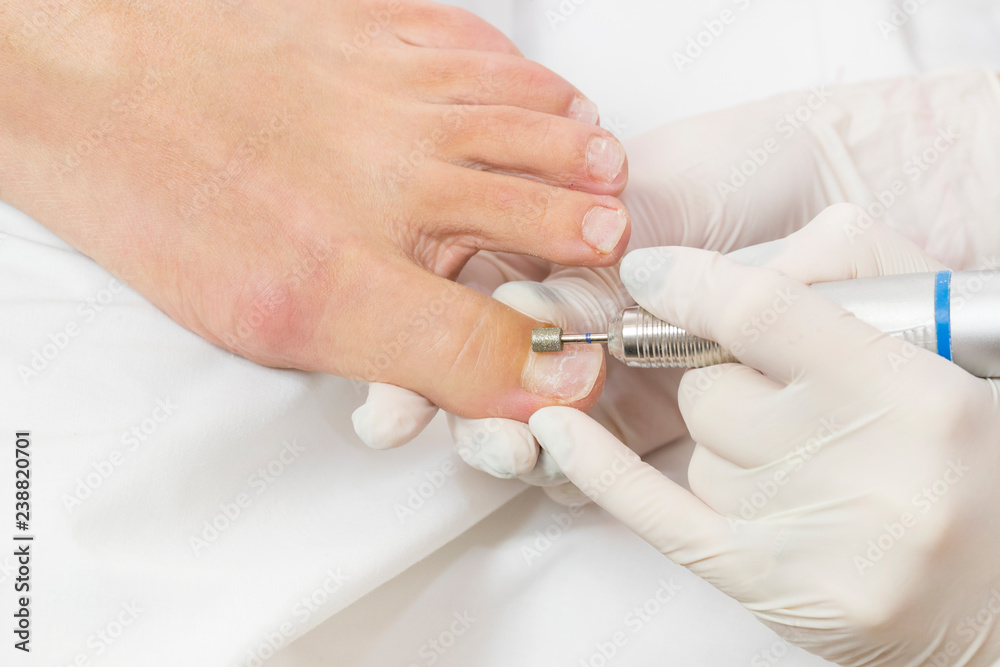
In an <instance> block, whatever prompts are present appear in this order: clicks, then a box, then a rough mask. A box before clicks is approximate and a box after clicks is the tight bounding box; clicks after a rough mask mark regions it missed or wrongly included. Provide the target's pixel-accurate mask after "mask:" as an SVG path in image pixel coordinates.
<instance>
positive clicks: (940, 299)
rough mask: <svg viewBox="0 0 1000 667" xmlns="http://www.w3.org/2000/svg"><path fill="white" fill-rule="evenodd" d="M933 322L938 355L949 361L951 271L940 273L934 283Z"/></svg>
mask: <svg viewBox="0 0 1000 667" xmlns="http://www.w3.org/2000/svg"><path fill="white" fill-rule="evenodd" d="M934 322H935V324H936V325H937V351H938V354H939V355H940V356H942V357H944V358H945V359H947V360H948V361H951V271H941V272H939V273H938V274H937V278H936V279H935V281H934Z"/></svg>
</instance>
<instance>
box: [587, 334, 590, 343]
mask: <svg viewBox="0 0 1000 667" xmlns="http://www.w3.org/2000/svg"><path fill="white" fill-rule="evenodd" d="M587 343H590V334H587Z"/></svg>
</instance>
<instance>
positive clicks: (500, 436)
mask: <svg viewBox="0 0 1000 667" xmlns="http://www.w3.org/2000/svg"><path fill="white" fill-rule="evenodd" d="M448 426H449V428H450V429H451V437H452V440H453V441H454V443H455V448H456V451H458V454H459V456H461V457H462V460H463V461H465V462H466V463H468V464H469V465H470V466H472V467H473V468H475V469H476V470H481V471H483V472H485V473H487V474H489V475H493V476H494V477H499V478H500V479H510V478H512V477H516V476H518V475H521V474H524V473H527V472H529V471H531V470H532V469H533V468H534V467H535V462H536V461H537V459H538V445H536V444H535V438H534V436H533V435H531V431H530V430H529V429H528V425H527V424H525V423H522V422H517V421H513V420H510V419H496V418H493V419H463V418H462V417H456V416H455V415H448Z"/></svg>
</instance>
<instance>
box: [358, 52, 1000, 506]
mask: <svg viewBox="0 0 1000 667" xmlns="http://www.w3.org/2000/svg"><path fill="white" fill-rule="evenodd" d="M998 118H1000V85H998V83H997V80H996V76H995V75H994V74H992V73H989V72H984V71H978V70H968V71H960V72H954V71H952V72H941V73H935V74H931V75H926V76H922V77H918V78H909V79H897V80H891V81H885V82H877V83H871V84H864V85H856V86H845V87H836V88H830V89H828V90H827V89H822V88H821V89H817V90H815V91H809V92H807V93H791V94H787V95H781V96H778V97H775V98H773V99H770V100H766V101H763V102H758V103H754V104H750V105H746V106H743V107H739V108H736V109H732V110H728V111H722V112H718V113H713V114H708V115H705V116H700V117H697V118H693V119H690V120H687V121H683V122H681V123H676V124H672V125H668V126H665V127H663V128H661V129H659V130H656V131H653V132H651V133H648V134H646V135H643V136H640V137H636V138H633V139H631V140H629V141H627V142H626V149H627V151H628V153H629V163H630V165H631V171H630V174H631V175H630V179H631V180H630V183H629V186H628V189H627V191H626V193H625V195H624V197H623V200H624V201H625V203H626V205H627V206H628V208H629V210H630V213H631V217H632V237H631V241H630V244H629V247H630V249H636V248H645V247H653V246H662V245H686V246H693V247H699V248H708V249H714V250H720V251H730V250H733V249H736V248H742V247H745V246H748V245H752V244H755V243H760V242H763V241H767V240H770V239H776V238H781V237H783V236H786V235H787V234H789V233H791V232H792V231H794V230H796V229H799V228H800V227H801V226H802V225H804V224H805V223H806V222H808V221H809V220H810V219H811V218H812V217H814V216H815V215H816V214H818V213H819V212H820V211H822V210H823V209H824V208H826V207H827V206H829V205H831V204H834V203H837V202H843V201H849V202H855V203H858V204H861V205H864V206H866V207H868V208H869V209H870V211H871V212H872V214H873V217H875V218H877V219H881V220H883V221H885V222H886V223H888V224H891V225H893V226H895V227H897V228H899V229H900V230H901V231H903V232H904V233H905V234H906V235H907V236H909V237H910V238H911V239H913V240H914V241H915V242H917V243H918V244H920V245H921V246H923V247H924V248H926V249H928V250H930V251H931V252H932V253H933V254H937V255H939V256H941V257H944V258H946V259H947V260H948V261H949V262H950V263H952V264H953V265H955V266H958V267H965V266H970V265H972V264H974V262H975V257H976V256H977V254H979V253H981V252H983V251H984V249H988V248H997V247H1000V228H998V227H997V226H996V225H995V224H993V222H994V221H995V219H991V218H990V217H989V216H990V212H991V211H994V210H996V208H997V207H998V201H1000V196H998V193H997V190H996V188H995V187H992V185H991V184H992V183H995V182H997V181H1000V122H997V121H998ZM955 136H957V137H958V138H957V139H954V141H952V139H953V138H954V137H955ZM477 259H478V258H474V260H473V262H476V261H477ZM494 296H495V298H497V299H498V300H499V301H502V302H504V303H506V304H507V305H509V306H511V307H512V308H514V309H515V310H518V311H520V312H522V313H525V314H527V315H529V316H531V317H533V318H535V319H537V320H540V321H545V322H551V323H553V324H555V325H556V326H560V327H562V328H564V329H566V330H571V331H585V330H587V331H597V330H601V329H603V328H604V327H605V326H606V325H607V321H608V319H610V317H611V316H613V315H614V314H615V313H617V312H618V311H619V310H620V309H621V308H623V307H627V306H629V305H632V302H631V298H630V297H629V296H628V294H627V293H626V292H625V290H624V288H623V286H622V284H621V281H620V280H619V279H618V275H617V271H616V269H615V268H611V269H596V270H589V269H584V270H580V269H577V268H556V269H555V270H554V271H552V273H551V275H549V277H547V278H546V279H544V281H543V283H542V284H538V283H508V284H504V285H503V286H502V287H499V289H497V290H496V292H495V293H494ZM567 349H571V348H567ZM679 380H680V374H679V373H677V372H675V371H639V372H635V371H633V370H632V369H628V368H625V367H623V366H621V365H619V364H618V363H617V362H615V361H611V362H610V363H609V364H608V369H607V380H606V383H605V388H604V394H603V395H602V397H601V399H600V400H599V401H598V403H597V406H596V407H595V408H594V409H593V410H592V412H591V414H592V415H593V416H594V417H595V418H596V419H598V421H600V422H601V423H602V424H604V425H605V426H606V427H607V428H609V429H610V430H611V431H612V432H613V433H615V434H616V435H617V436H619V438H620V439H622V440H623V441H624V442H626V443H627V444H628V445H629V446H631V447H633V448H634V449H635V450H636V451H637V452H639V453H645V452H647V451H650V450H651V449H653V448H655V447H657V446H659V445H662V444H664V443H666V442H669V441H670V440H672V439H674V438H676V437H678V436H680V435H683V433H684V426H683V423H682V422H681V420H680V419H679V418H678V416H677V408H676V403H675V401H674V400H673V397H674V395H675V394H676V390H677V383H678V382H679ZM651 397H656V398H655V399H653V398H651ZM654 400H655V401H656V405H657V406H658V407H656V409H651V408H652V405H651V403H652V401H654ZM435 412H436V409H435V408H434V406H433V405H432V404H430V403H429V402H427V401H423V400H422V399H420V398H419V397H414V396H413V395H412V394H409V393H408V392H403V391H401V390H398V389H384V388H378V389H376V388H373V390H372V393H371V395H370V397H369V400H368V402H367V403H366V405H365V406H364V407H363V408H361V409H360V410H359V411H358V412H357V413H356V414H355V420H354V421H355V426H356V428H357V430H358V433H359V435H361V437H362V439H363V440H365V442H367V443H368V444H369V445H372V446H375V447H388V446H398V445H399V444H403V443H404V442H407V441H409V439H410V438H412V437H413V436H414V435H416V433H419V430H420V429H422V428H423V426H424V425H426V423H427V422H429V421H430V419H431V418H432V417H433V415H434V413H435ZM637 414H643V415H644V417H643V419H641V420H640V419H635V415H637ZM450 421H451V425H452V431H453V433H454V435H455V437H456V442H457V443H458V447H459V452H460V453H462V454H463V457H464V458H465V459H466V460H467V461H469V463H471V464H472V465H473V466H475V467H477V468H480V469H482V470H485V471H486V472H489V473H491V474H494V475H496V476H499V477H512V476H521V478H522V479H524V480H525V481H528V482H529V483H536V484H542V485H546V486H550V489H549V491H551V493H550V495H553V497H555V498H556V499H557V500H561V501H564V502H570V503H573V502H578V501H579V500H580V497H579V495H578V494H575V493H573V492H572V489H571V488H566V487H559V486H558V485H559V484H560V483H561V482H563V481H564V478H563V477H562V475H561V474H560V473H559V471H558V468H557V467H555V466H554V465H553V464H552V461H551V460H550V459H549V458H548V457H546V456H545V454H544V453H542V454H541V455H539V452H538V448H537V445H536V444H535V442H534V439H533V438H532V437H531V434H530V432H529V430H528V429H527V428H526V427H525V426H524V425H521V424H518V423H516V422H502V421H500V420H493V419H491V420H465V419H457V418H452V419H451V420H450ZM398 422H404V423H405V424H406V425H407V428H397V427H396V426H394V424H396V423H398ZM539 456H540V458H539ZM536 459H537V460H539V461H540V462H541V463H540V464H539V465H537V466H536V465H535V464H536Z"/></svg>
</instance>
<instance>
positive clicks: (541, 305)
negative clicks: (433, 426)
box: [449, 268, 627, 487]
mask: <svg viewBox="0 0 1000 667" xmlns="http://www.w3.org/2000/svg"><path fill="white" fill-rule="evenodd" d="M624 293H625V290H624V288H623V287H622V286H621V283H619V282H618V279H617V271H615V270H614V269H597V270H586V269H573V268H569V269H564V270H563V272H560V274H559V275H556V274H554V275H553V276H552V277H551V279H550V280H548V281H547V282H546V283H539V282H529V281H515V282H509V283H505V284H503V285H500V286H499V287H498V288H497V289H496V290H495V291H494V292H493V298H494V299H496V300H497V301H499V302H500V303H503V304H506V305H508V306H510V307H511V308H513V309H514V310H517V311H518V312H520V313H522V314H524V315H527V316H528V317H531V318H532V319H535V320H538V321H540V322H546V323H552V324H556V325H557V326H560V327H563V328H565V329H567V330H572V329H578V330H581V331H582V330H584V329H591V328H593V329H595V330H596V329H597V328H601V327H604V326H606V325H607V321H608V318H609V317H610V314H611V313H613V312H615V308H617V307H620V304H621V303H622V302H623V301H624V299H625V298H627V296H623V295H624ZM496 421H497V420H485V423H484V422H483V420H463V419H461V418H457V417H453V416H450V415H449V424H450V425H451V428H452V436H453V437H454V438H455V440H456V443H458V446H459V450H458V451H459V454H460V455H461V456H462V458H463V459H464V460H465V461H466V463H468V464H469V465H471V466H472V467H473V468H476V469H477V470H482V471H483V472H486V473H488V474H490V475H493V476H495V477H499V478H501V479H506V478H510V477H519V478H520V479H521V481H523V482H525V483H527V484H531V485H532V486H543V487H549V486H554V485H562V484H565V483H566V477H565V475H563V474H562V472H561V471H560V470H559V468H558V466H556V465H555V462H554V461H553V460H552V458H551V457H550V456H548V455H546V454H545V453H544V452H540V450H539V448H538V444H537V443H536V442H535V438H534V437H533V436H532V435H531V431H530V430H529V429H528V427H527V425H526V424H524V423H521V422H513V421H512V422H509V423H505V424H502V425H498V424H496V423H495V422H496ZM460 439H461V440H460ZM462 441H464V443H463V442H462Z"/></svg>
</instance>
